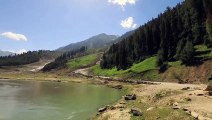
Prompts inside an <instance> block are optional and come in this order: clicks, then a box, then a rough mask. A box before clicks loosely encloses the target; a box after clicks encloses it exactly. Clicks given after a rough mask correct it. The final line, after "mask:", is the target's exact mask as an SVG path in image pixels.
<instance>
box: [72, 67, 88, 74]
mask: <svg viewBox="0 0 212 120" xmlns="http://www.w3.org/2000/svg"><path fill="white" fill-rule="evenodd" d="M88 69H89V68H83V69H78V70H75V71H74V73H75V74H81V75H84V76H88V75H89V72H88Z"/></svg>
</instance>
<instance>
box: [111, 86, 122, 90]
mask: <svg viewBox="0 0 212 120" xmlns="http://www.w3.org/2000/svg"><path fill="white" fill-rule="evenodd" d="M113 88H115V89H119V90H120V89H122V88H123V86H122V85H116V86H114V87H113Z"/></svg>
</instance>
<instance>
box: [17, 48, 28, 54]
mask: <svg viewBox="0 0 212 120" xmlns="http://www.w3.org/2000/svg"><path fill="white" fill-rule="evenodd" d="M26 52H27V50H26V49H21V50H19V51H18V52H16V53H17V54H22V53H26Z"/></svg>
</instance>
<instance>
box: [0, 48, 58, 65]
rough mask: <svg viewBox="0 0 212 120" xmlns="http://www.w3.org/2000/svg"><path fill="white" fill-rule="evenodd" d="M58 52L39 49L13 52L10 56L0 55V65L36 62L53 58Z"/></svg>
mask: <svg viewBox="0 0 212 120" xmlns="http://www.w3.org/2000/svg"><path fill="white" fill-rule="evenodd" d="M58 54H59V53H56V52H53V51H48V50H39V51H28V52H26V53H22V54H15V55H10V56H4V57H0V66H18V65H25V64H30V63H34V62H38V61H39V60H40V59H42V58H44V59H53V58H54V57H56V56H58Z"/></svg>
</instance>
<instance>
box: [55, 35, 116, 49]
mask: <svg viewBox="0 0 212 120" xmlns="http://www.w3.org/2000/svg"><path fill="white" fill-rule="evenodd" d="M117 38H118V36H117V35H107V34H105V33H101V34H98V35H95V36H92V37H90V38H88V39H85V40H83V41H80V42H76V43H70V44H69V45H66V46H64V47H60V48H58V49H56V51H61V52H66V51H71V50H75V49H78V48H80V47H82V46H86V47H87V48H88V49H90V48H101V47H104V46H105V45H106V44H107V43H110V42H112V41H114V40H116V39H117Z"/></svg>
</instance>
